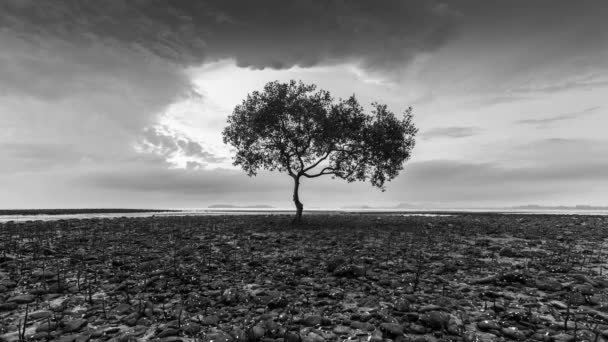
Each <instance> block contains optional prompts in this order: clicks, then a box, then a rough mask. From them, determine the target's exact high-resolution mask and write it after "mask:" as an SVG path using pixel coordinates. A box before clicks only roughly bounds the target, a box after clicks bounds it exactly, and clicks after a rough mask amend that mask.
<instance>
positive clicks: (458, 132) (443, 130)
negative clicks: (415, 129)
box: [422, 126, 479, 140]
mask: <svg viewBox="0 0 608 342" xmlns="http://www.w3.org/2000/svg"><path fill="white" fill-rule="evenodd" d="M478 131H479V128H478V127H470V126H465V127H460V126H451V127H438V128H433V129H430V130H428V131H426V132H424V133H423V134H422V139H424V140H428V139H434V138H467V137H470V136H473V135H475V134H477V133H478Z"/></svg>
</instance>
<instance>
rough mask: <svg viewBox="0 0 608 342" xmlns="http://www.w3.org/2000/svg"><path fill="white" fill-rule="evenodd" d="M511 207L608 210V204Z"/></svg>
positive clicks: (522, 207) (524, 207)
mask: <svg viewBox="0 0 608 342" xmlns="http://www.w3.org/2000/svg"><path fill="white" fill-rule="evenodd" d="M510 208H511V209H519V210H608V206H593V205H575V206H565V205H558V206H544V205H536V204H529V205H520V206H515V207H510Z"/></svg>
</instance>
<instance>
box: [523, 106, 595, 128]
mask: <svg viewBox="0 0 608 342" xmlns="http://www.w3.org/2000/svg"><path fill="white" fill-rule="evenodd" d="M598 109H600V107H590V108H587V109H584V110H581V111H578V112H573V113H566V114H561V115H556V116H551V117H547V118H542V119H525V120H519V121H517V123H521V124H528V125H536V126H538V127H543V128H544V127H547V126H548V125H550V124H552V123H555V122H560V121H566V120H573V119H577V118H580V117H583V116H587V115H589V114H592V113H594V112H596V111H597V110H598Z"/></svg>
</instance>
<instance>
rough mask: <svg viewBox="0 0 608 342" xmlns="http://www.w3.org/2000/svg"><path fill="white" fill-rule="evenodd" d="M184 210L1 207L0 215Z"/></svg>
mask: <svg viewBox="0 0 608 342" xmlns="http://www.w3.org/2000/svg"><path fill="white" fill-rule="evenodd" d="M180 211H182V210H168V209H121V208H103V209H102V208H99V209H95V208H93V209H85V208H82V209H0V215H21V216H25V215H78V214H121V213H158V212H180Z"/></svg>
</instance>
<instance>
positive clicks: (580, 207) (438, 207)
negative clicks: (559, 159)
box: [342, 203, 608, 210]
mask: <svg viewBox="0 0 608 342" xmlns="http://www.w3.org/2000/svg"><path fill="white" fill-rule="evenodd" d="M342 209H350V210H353V209H362V210H366V209H367V210H370V209H375V210H382V209H384V210H391V209H414V210H442V209H449V210H451V209H456V210H467V209H470V210H480V209H482V210H483V209H487V210H608V206H592V205H575V206H565V205H559V206H544V205H538V204H529V205H520V206H511V207H454V206H445V205H432V204H411V203H399V204H397V205H394V206H384V207H378V206H370V205H351V206H345V207H342Z"/></svg>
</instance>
